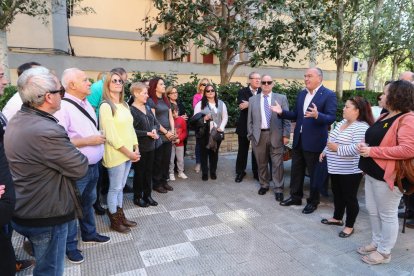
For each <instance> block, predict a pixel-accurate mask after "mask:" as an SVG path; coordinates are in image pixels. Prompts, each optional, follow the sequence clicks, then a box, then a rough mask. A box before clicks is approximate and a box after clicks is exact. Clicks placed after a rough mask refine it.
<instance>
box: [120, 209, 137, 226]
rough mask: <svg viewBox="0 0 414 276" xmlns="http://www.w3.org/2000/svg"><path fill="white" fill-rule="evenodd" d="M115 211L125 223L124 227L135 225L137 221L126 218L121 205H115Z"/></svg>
mask: <svg viewBox="0 0 414 276" xmlns="http://www.w3.org/2000/svg"><path fill="white" fill-rule="evenodd" d="M117 213H118V216H119V217H120V220H121V223H122V224H123V225H125V226H126V227H135V226H137V223H136V222H135V221H132V220H127V218H126V217H125V213H124V210H123V209H122V208H121V207H117Z"/></svg>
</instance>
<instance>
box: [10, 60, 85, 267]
mask: <svg viewBox="0 0 414 276" xmlns="http://www.w3.org/2000/svg"><path fill="white" fill-rule="evenodd" d="M44 69H45V68H43V69H42V67H37V68H32V69H29V70H27V71H25V72H24V73H23V74H22V75H21V76H20V77H19V79H18V81H17V85H18V88H19V93H20V96H21V98H22V101H23V105H22V108H21V110H19V111H18V112H17V113H16V114H15V115H14V116H13V118H12V119H11V120H10V122H9V124H8V125H7V131H6V134H5V136H4V147H5V152H6V156H7V158H8V161H9V166H10V171H11V173H12V175H13V177H14V187H15V191H16V207H15V211H14V214H13V218H12V226H13V229H14V230H15V231H17V232H18V233H20V234H21V235H23V236H25V237H28V238H29V240H30V241H31V242H32V245H33V252H34V254H35V259H36V266H35V268H34V271H33V275H63V269H64V257H65V247H66V237H67V234H68V225H69V222H71V221H72V220H74V219H75V218H76V217H81V216H82V210H81V205H80V201H79V197H78V191H77V189H76V187H75V186H74V181H76V180H78V179H80V178H82V177H83V176H84V175H85V174H86V172H87V170H88V160H87V158H86V157H85V156H84V155H83V154H82V153H81V152H80V151H79V150H78V149H76V147H75V146H74V145H73V144H72V143H71V142H70V140H69V138H68V136H67V134H66V132H65V129H64V128H63V127H61V126H60V125H58V123H57V119H56V118H55V117H54V116H53V114H54V113H55V112H56V111H58V110H59V109H60V103H61V95H62V94H63V93H64V89H62V88H61V85H60V83H59V81H58V79H57V78H56V76H54V75H53V74H51V73H50V72H49V71H48V70H44Z"/></svg>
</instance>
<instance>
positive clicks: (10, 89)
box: [0, 85, 17, 110]
mask: <svg viewBox="0 0 414 276" xmlns="http://www.w3.org/2000/svg"><path fill="white" fill-rule="evenodd" d="M14 93H17V86H14V85H9V86H7V87H6V88H5V89H4V94H3V96H0V110H3V108H4V106H5V105H6V103H7V102H8V101H9V100H10V98H11V97H12V96H13V95H14Z"/></svg>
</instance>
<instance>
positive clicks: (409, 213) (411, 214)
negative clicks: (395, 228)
mask: <svg viewBox="0 0 414 276" xmlns="http://www.w3.org/2000/svg"><path fill="white" fill-rule="evenodd" d="M404 215H405V212H398V217H399V218H404ZM405 217H406V218H407V219H412V218H414V212H413V211H411V210H407V215H406V216H405Z"/></svg>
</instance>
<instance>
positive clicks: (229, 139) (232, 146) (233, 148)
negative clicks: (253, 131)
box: [187, 128, 239, 157]
mask: <svg viewBox="0 0 414 276" xmlns="http://www.w3.org/2000/svg"><path fill="white" fill-rule="evenodd" d="M235 131H236V129H235V128H226V129H225V130H224V133H225V138H224V141H222V142H221V145H220V154H225V153H236V152H237V149H238V147H239V143H238V139H237V134H236V132H235ZM195 140H196V138H195V135H194V131H190V132H189V133H188V141H187V156H189V157H194V147H195Z"/></svg>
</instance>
